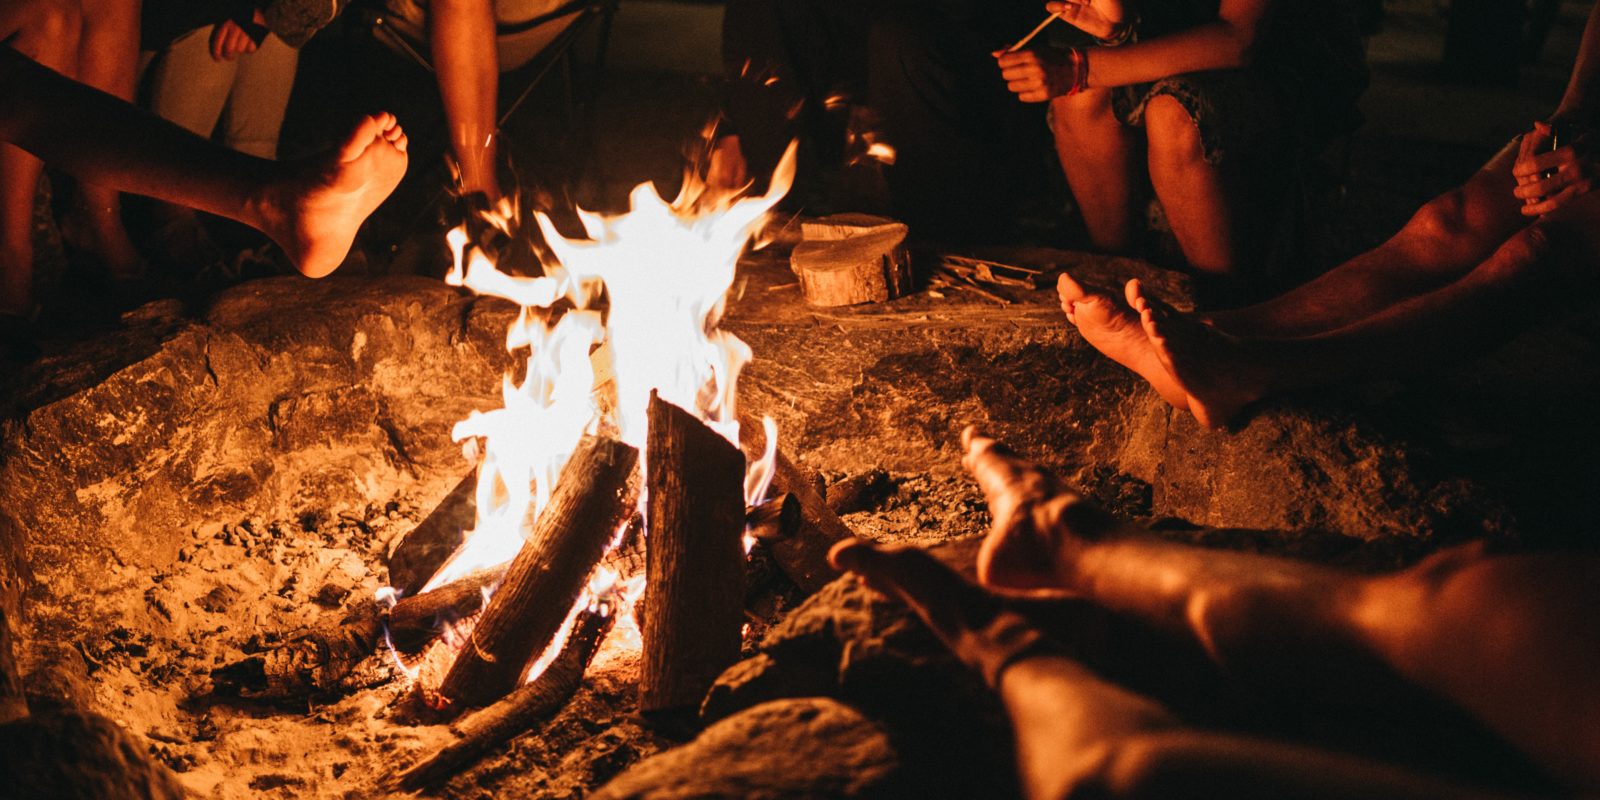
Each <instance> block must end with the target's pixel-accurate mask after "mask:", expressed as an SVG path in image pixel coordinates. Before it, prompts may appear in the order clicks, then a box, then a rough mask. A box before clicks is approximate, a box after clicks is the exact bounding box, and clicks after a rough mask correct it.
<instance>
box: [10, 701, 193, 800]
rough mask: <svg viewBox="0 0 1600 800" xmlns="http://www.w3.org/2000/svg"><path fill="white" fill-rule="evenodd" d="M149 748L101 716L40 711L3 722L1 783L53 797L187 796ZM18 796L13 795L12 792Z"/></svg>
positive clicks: (159, 799) (174, 799) (165, 799)
mask: <svg viewBox="0 0 1600 800" xmlns="http://www.w3.org/2000/svg"><path fill="white" fill-rule="evenodd" d="M148 752H149V746H148V745H147V744H145V743H144V742H142V741H140V740H139V739H136V738H134V737H133V736H131V735H130V734H128V733H127V732H126V731H123V730H122V729H121V728H119V727H117V725H116V723H114V722H112V721H111V720H109V719H106V718H105V717H102V716H100V715H98V714H89V713H83V712H59V713H51V714H38V715H35V716H32V717H28V718H26V719H21V720H17V721H15V722H11V723H7V724H5V725H0V786H4V787H5V788H6V792H7V794H8V796H13V797H41V798H42V797H48V798H52V800H181V799H182V798H184V797H186V796H187V795H186V793H185V792H184V789H183V786H182V784H180V783H179V782H178V779H177V777H176V776H174V775H173V774H172V773H171V772H170V771H169V770H168V769H167V768H166V767H165V766H162V765H161V764H159V763H157V762H156V761H154V760H152V759H151V758H150V756H149V755H148ZM13 792H14V793H15V794H11V793H13Z"/></svg>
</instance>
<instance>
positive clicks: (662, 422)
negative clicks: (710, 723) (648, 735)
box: [639, 394, 745, 712]
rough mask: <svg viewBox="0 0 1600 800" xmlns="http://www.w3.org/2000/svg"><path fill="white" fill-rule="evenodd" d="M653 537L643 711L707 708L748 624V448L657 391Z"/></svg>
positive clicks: (651, 466)
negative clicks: (707, 698) (703, 704)
mask: <svg viewBox="0 0 1600 800" xmlns="http://www.w3.org/2000/svg"><path fill="white" fill-rule="evenodd" d="M649 414H650V434H649V447H648V450H647V452H646V456H645V469H646V474H645V484H646V486H647V487H648V491H649V494H648V497H649V509H648V513H647V514H646V519H647V521H648V525H649V529H650V535H649V537H648V538H647V539H646V542H645V547H646V553H647V565H648V566H647V569H646V573H645V574H646V575H647V576H648V581H647V583H646V584H645V594H644V614H643V617H642V619H641V620H640V626H639V627H640V632H641V633H642V634H643V638H644V659H643V661H642V663H641V665H640V669H639V708H640V710H641V711H646V712H650V711H665V710H668V709H679V708H697V707H699V704H700V701H701V700H702V699H703V698H704V697H705V693H706V690H707V689H710V688H711V684H712V682H714V681H715V680H716V679H717V676H718V675H720V674H722V671H723V670H724V669H726V668H727V667H728V666H729V665H730V664H732V663H733V662H735V661H738V660H739V648H740V644H741V638H740V630H741V629H742V628H743V626H744V585H745V574H744V563H745V554H744V545H743V542H742V537H743V533H744V516H745V508H744V466H745V461H744V453H743V452H741V451H740V450H739V448H738V447H735V446H734V445H733V444H732V443H731V442H729V441H728V440H726V439H724V438H722V436H721V435H720V434H718V433H717V432H716V431H713V430H711V428H709V427H707V426H706V425H705V423H703V422H701V421H700V420H698V419H696V418H695V417H694V416H693V415H692V414H690V413H689V412H687V411H684V410H683V409H681V408H679V407H677V406H675V405H673V404H671V403H668V402H666V401H664V400H662V399H661V398H660V397H658V396H656V395H654V394H652V395H651V397H650V409H649Z"/></svg>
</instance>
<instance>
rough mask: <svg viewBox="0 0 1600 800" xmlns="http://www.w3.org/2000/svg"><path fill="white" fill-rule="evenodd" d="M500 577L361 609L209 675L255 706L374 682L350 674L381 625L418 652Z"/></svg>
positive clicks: (475, 576) (374, 647)
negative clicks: (444, 623) (443, 623)
mask: <svg viewBox="0 0 1600 800" xmlns="http://www.w3.org/2000/svg"><path fill="white" fill-rule="evenodd" d="M504 574H505V568H504V567H500V568H495V569H486V570H480V571H478V572H474V573H472V574H471V575H468V576H466V577H464V578H462V579H460V580H458V581H455V582H454V583H450V584H448V585H445V586H441V587H439V588H438V589H435V590H433V591H431V592H424V593H423V594H419V595H413V596H411V597H404V598H401V599H400V601H399V602H397V603H395V604H394V607H392V608H389V609H384V608H383V607H382V606H381V605H380V604H378V603H376V602H369V603H364V604H362V605H361V606H360V607H358V608H357V609H356V610H355V611H354V612H352V613H351V614H350V615H349V616H347V617H346V618H345V619H344V620H342V621H340V622H339V623H337V624H334V625H327V626H323V627H320V628H313V629H311V630H310V631H307V632H305V633H301V634H299V635H296V636H294V637H293V638H292V639H291V640H290V641H288V642H285V643H284V644H282V645H279V646H278V647H275V648H273V649H271V650H268V651H266V652H263V653H257V654H255V655H251V656H247V657H245V658H243V659H240V660H239V661H235V662H233V663H232V664H228V665H227V666H224V667H220V668H218V669H216V670H213V671H212V673H211V677H212V680H213V681H215V682H216V684H217V685H218V686H219V687H221V688H223V689H225V690H228V691H231V692H234V693H236V694H238V695H240V696H241V697H249V698H253V699H258V700H292V699H299V698H302V697H306V696H308V695H313V694H321V693H327V692H334V691H339V690H342V689H350V688H359V687H360V686H362V685H369V684H370V683H374V682H382V681H383V680H385V679H386V678H387V677H388V676H387V674H386V673H381V672H380V673H375V674H366V673H367V672H368V671H361V672H358V669H359V668H360V667H361V666H362V665H363V663H364V662H366V661H367V659H368V658H369V657H370V656H372V655H373V654H374V653H375V652H378V647H379V644H380V643H381V642H382V641H383V634H384V630H385V628H386V627H387V630H388V632H389V635H390V639H391V641H393V642H395V643H396V646H397V647H399V648H400V649H403V650H411V649H415V648H417V647H420V646H421V645H422V644H423V643H425V642H426V641H427V640H429V639H432V638H433V637H434V636H435V635H436V634H437V633H438V632H439V623H440V622H441V621H448V620H452V619H459V618H461V617H466V616H470V615H472V614H476V613H477V612H478V609H479V608H481V607H482V605H483V590H484V589H486V588H488V587H490V586H492V585H494V583H495V581H498V580H500V577H501V576H502V575H504Z"/></svg>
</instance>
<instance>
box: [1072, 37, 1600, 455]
mask: <svg viewBox="0 0 1600 800" xmlns="http://www.w3.org/2000/svg"><path fill="white" fill-rule="evenodd" d="M1597 108H1600V5H1596V6H1595V7H1593V8H1592V9H1591V10H1590V12H1589V21H1588V24H1587V26H1586V27H1585V29H1584V34H1583V41H1582V45H1581V47H1580V49H1579V51H1578V59H1577V63H1576V65H1575V66H1574V67H1573V71H1572V76H1571V78H1570V80H1569V81H1568V84H1567V88H1566V93H1565V94H1564V95H1563V97H1562V100H1561V103H1560V105H1559V107H1558V108H1557V109H1556V112H1555V115H1554V116H1553V117H1551V120H1550V122H1548V123H1546V122H1540V123H1536V124H1535V125H1534V126H1533V129H1532V130H1530V131H1529V132H1528V133H1526V134H1523V135H1522V136H1521V137H1519V138H1518V139H1517V140H1514V141H1512V142H1511V143H1510V144H1508V145H1507V146H1506V147H1505V148H1503V149H1502V150H1501V151H1500V152H1499V153H1498V154H1497V155H1495V156H1494V158H1492V159H1490V160H1489V162H1488V163H1487V164H1486V165H1485V166H1483V167H1482V168H1481V169H1479V170H1478V172H1477V173H1476V174H1474V175H1473V176H1472V177H1471V178H1470V179H1468V180H1467V182H1466V183H1464V184H1462V185H1461V186H1460V187H1458V188H1455V189H1452V190H1450V191H1448V192H1445V193H1444V194H1442V195H1440V196H1438V197H1436V198H1434V199H1433V200H1431V201H1429V202H1428V203H1427V204H1426V205H1424V206H1423V207H1422V208H1421V210H1419V211H1418V212H1417V213H1416V214H1415V215H1414V216H1413V217H1412V218H1411V220H1410V221H1409V222H1408V223H1406V225H1405V227H1404V228H1402V229H1401V230H1400V231H1399V232H1398V233H1396V234H1395V235H1394V236H1393V237H1392V238H1390V239H1389V240H1388V241H1386V242H1384V243H1383V244H1381V245H1379V246H1378V247H1377V248H1375V249H1373V250H1370V251H1368V252H1366V253H1363V254H1361V255H1359V256H1356V257H1355V258H1353V259H1351V260H1349V261H1347V262H1345V263H1344V264H1342V265H1340V266H1338V267H1336V268H1334V269H1333V270H1330V271H1329V272H1327V273H1326V274H1324V275H1322V276H1321V277H1318V278H1317V279H1315V280H1313V281H1311V282H1309V283H1307V284H1305V285H1303V286H1300V287H1299V288H1296V289H1293V290H1291V291H1289V292H1288V293H1286V294H1283V295H1281V296H1279V297H1277V298H1274V299H1272V300H1268V301H1266V302H1264V303H1260V304H1258V305H1254V306H1249V307H1246V308H1242V309H1237V310H1231V311H1222V312H1216V313H1196V314H1179V313H1177V312H1175V311H1173V310H1172V309H1171V308H1169V307H1167V306H1166V305H1165V304H1163V303H1161V302H1159V301H1158V300H1156V299H1155V298H1152V297H1150V296H1149V295H1148V294H1147V293H1146V292H1145V291H1144V290H1143V289H1142V288H1141V287H1140V286H1139V285H1138V283H1137V282H1130V283H1129V284H1128V285H1127V286H1126V287H1125V291H1124V292H1121V293H1117V292H1108V291H1104V290H1101V289H1097V288H1093V287H1086V286H1083V285H1080V284H1079V283H1078V282H1076V281H1074V280H1073V279H1072V278H1071V277H1068V276H1063V277H1062V278H1061V280H1060V284H1059V291H1060V296H1061V306H1062V309H1063V310H1064V311H1065V312H1066V314H1067V319H1068V320H1070V321H1071V322H1072V323H1073V324H1075V325H1076V326H1077V328H1078V330H1079V331H1080V332H1081V333H1082V334H1083V337H1084V339H1086V340H1087V341H1088V342H1089V343H1090V344H1091V345H1094V347H1096V348H1097V349H1099V350H1100V351H1101V352H1102V353H1104V354H1106V355H1107V356H1109V357H1111V358H1112V359H1113V360H1115V361H1117V362H1118V363H1120V364H1122V365H1123V366H1125V367H1127V368H1129V369H1131V370H1133V371H1134V372H1136V373H1138V374H1139V375H1140V376H1141V377H1143V378H1144V379H1145V380H1147V381H1149V382H1150V384H1151V386H1153V387H1154V388H1155V389H1156V391H1157V392H1159V393H1160V394H1161V396H1162V398H1163V399H1165V400H1166V401H1167V402H1169V403H1171V404H1172V405H1174V406H1175V407H1177V408H1179V409H1185V410H1188V411H1190V412H1192V413H1193V414H1194V416H1195V417H1196V418H1197V419H1198V420H1199V421H1200V422H1201V423H1202V424H1204V425H1207V426H1210V427H1223V426H1226V425H1227V424H1229V423H1231V422H1233V421H1234V420H1235V419H1236V418H1238V417H1239V415H1240V413H1241V412H1242V411H1243V410H1244V409H1245V408H1246V407H1247V406H1249V405H1250V404H1251V403H1253V402H1255V401H1257V400H1260V399H1262V398H1265V397H1269V396H1272V395H1276V394H1279V393H1281V392H1286V391H1289V390H1292V389H1299V388H1309V387H1312V386H1320V385H1327V384H1329V383H1333V382H1337V381H1348V380H1360V379H1365V378H1378V377H1389V376H1398V375H1404V374H1407V373H1410V372H1413V371H1415V370H1416V369H1418V368H1419V367H1424V366H1429V365H1435V364H1439V363H1445V362H1449V361H1452V360H1459V359H1462V358H1466V357H1471V356H1473V355H1476V354H1479V353H1482V352H1484V351H1486V350H1488V349H1489V348H1490V347H1492V346H1494V345H1496V344H1499V343H1501V342H1503V341H1505V340H1508V339H1510V338H1511V337H1512V336H1514V335H1516V334H1517V333H1520V332H1522V331H1523V330H1525V329H1527V328H1529V327H1531V326H1532V325H1535V324H1537V323H1539V322H1541V321H1544V320H1547V319H1549V317H1550V316H1551V314H1552V313H1553V312H1554V311H1559V310H1560V309H1561V307H1562V300H1563V299H1564V298H1582V297H1592V296H1593V293H1594V290H1595V286H1594V278H1595V269H1594V265H1595V263H1596V261H1597V259H1600V195H1595V194H1591V190H1592V189H1593V188H1594V185H1595V180H1596V177H1597V175H1600V163H1597V162H1596V160H1595V158H1594V156H1593V154H1592V152H1591V151H1590V150H1589V147H1591V146H1592V144H1593V140H1594V136H1595V133H1594V131H1595V129H1596V123H1597V117H1596V111H1595V109H1597ZM1558 129H1560V130H1562V131H1563V132H1564V134H1563V135H1562V136H1561V137H1559V140H1558V138H1557V136H1556V132H1557V130H1558ZM1557 145H1559V146H1557Z"/></svg>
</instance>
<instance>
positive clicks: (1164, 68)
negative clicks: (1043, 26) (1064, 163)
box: [995, 0, 1272, 102]
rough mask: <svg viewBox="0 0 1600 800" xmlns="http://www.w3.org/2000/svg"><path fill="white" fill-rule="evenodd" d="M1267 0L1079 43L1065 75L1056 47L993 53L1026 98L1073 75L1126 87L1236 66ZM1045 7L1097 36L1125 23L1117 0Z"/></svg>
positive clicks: (1048, 94) (1048, 93)
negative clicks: (1174, 25)
mask: <svg viewBox="0 0 1600 800" xmlns="http://www.w3.org/2000/svg"><path fill="white" fill-rule="evenodd" d="M1271 2H1272V0H1222V5H1221V8H1220V9H1219V10H1218V12H1217V18H1216V19H1214V20H1211V21H1209V22H1204V23H1201V24H1199V25H1196V26H1194V27H1192V28H1187V29H1185V30H1181V31H1177V32H1174V33H1170V34H1167V35H1164V36H1158V37H1155V38H1152V39H1148V40H1143V41H1138V42H1132V43H1129V44H1126V45H1121V46H1116V47H1090V48H1086V49H1084V50H1083V55H1084V58H1083V59H1082V61H1083V64H1084V67H1085V69H1086V74H1085V75H1074V74H1072V70H1073V69H1074V64H1073V61H1072V60H1071V59H1069V58H1066V57H1065V56H1063V55H1062V54H1061V52H1060V51H1055V52H1052V51H1049V50H1023V51H1018V52H1015V53H1004V52H1003V53H997V54H995V57H996V59H997V60H998V61H999V65H1000V69H1001V73H1002V75H1003V76H1004V77H1005V79H1006V83H1007V86H1008V87H1009V88H1010V89H1011V91H1012V92H1014V93H1016V94H1017V95H1018V97H1019V98H1020V99H1022V100H1024V101H1026V102H1044V101H1045V100H1048V99H1050V98H1052V97H1058V96H1060V95H1062V94H1065V93H1067V91H1068V90H1069V89H1070V88H1071V87H1072V86H1074V85H1078V84H1079V82H1080V81H1081V87H1080V88H1091V87H1111V86H1127V85H1130V84H1135V83H1148V82H1151V81H1157V80H1160V79H1162V78H1167V77H1171V76H1173V75H1181V74H1183V73H1186V72H1200V71H1204V70H1214V69H1237V68H1239V67H1243V66H1246V65H1248V64H1249V63H1250V59H1251V57H1252V54H1253V51H1254V48H1255V43H1256V37H1257V35H1258V33H1259V31H1260V28H1261V21H1262V19H1263V18H1264V17H1265V16H1266V13H1267V10H1268V8H1269V6H1270V4H1271ZM1045 9H1046V10H1048V11H1049V12H1051V13H1053V14H1060V15H1061V18H1062V19H1064V20H1066V21H1068V22H1071V23H1073V24H1074V25H1076V26H1077V27H1079V28H1081V29H1083V30H1084V32H1086V33H1089V34H1091V35H1094V36H1097V37H1106V36H1109V35H1111V34H1112V33H1114V32H1115V28H1116V27H1117V26H1120V25H1123V24H1126V23H1127V12H1126V10H1125V9H1124V8H1122V6H1121V3H1120V1H1119V0H1089V2H1087V3H1083V4H1078V3H1061V2H1052V3H1048V4H1046V6H1045Z"/></svg>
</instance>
